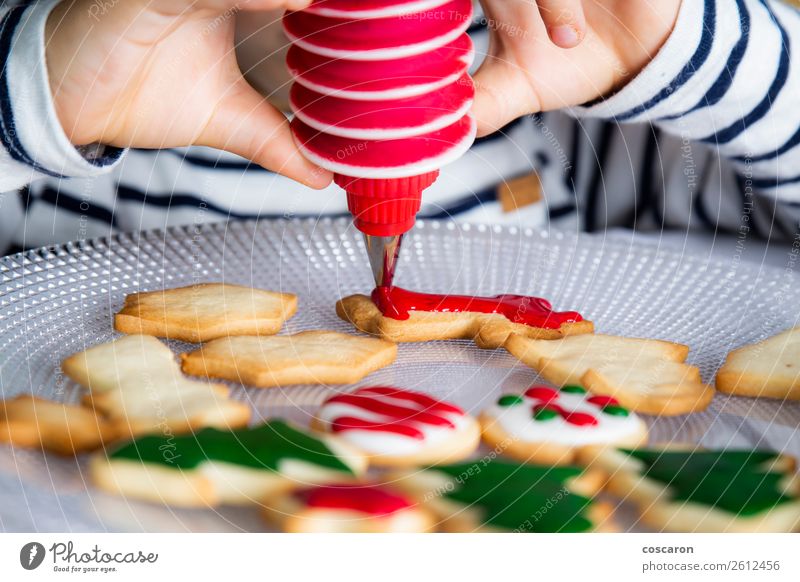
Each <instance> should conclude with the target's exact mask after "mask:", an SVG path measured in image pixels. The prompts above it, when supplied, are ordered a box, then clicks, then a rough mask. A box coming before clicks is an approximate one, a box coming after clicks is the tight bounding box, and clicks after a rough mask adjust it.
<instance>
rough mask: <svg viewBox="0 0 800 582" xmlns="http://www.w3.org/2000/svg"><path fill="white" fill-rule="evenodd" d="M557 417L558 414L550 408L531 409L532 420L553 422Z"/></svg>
mask: <svg viewBox="0 0 800 582" xmlns="http://www.w3.org/2000/svg"><path fill="white" fill-rule="evenodd" d="M557 416H558V412H556V411H555V410H553V409H552V408H547V407H546V406H543V407H541V408H538V407H537V408H534V409H533V418H534V420H553V419H554V418H556V417H557Z"/></svg>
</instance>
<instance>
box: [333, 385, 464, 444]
mask: <svg viewBox="0 0 800 582" xmlns="http://www.w3.org/2000/svg"><path fill="white" fill-rule="evenodd" d="M397 401H400V402H402V403H405V404H406V405H405V406H404V405H402V404H398V403H397ZM329 404H345V405H347V406H352V407H355V408H358V409H361V410H364V411H366V412H368V413H370V414H371V415H379V416H380V417H381V418H380V420H372V419H371V418H372V417H370V418H359V417H355V416H340V417H337V418H334V419H333V420H332V422H331V430H332V431H333V432H344V431H348V430H369V431H376V432H388V433H392V434H397V435H401V436H406V437H409V438H413V439H424V438H425V433H424V432H423V431H422V429H421V428H420V427H422V426H438V427H444V428H455V424H454V423H453V421H452V419H451V417H452V416H453V415H457V416H463V414H464V411H463V410H461V409H460V408H458V407H457V406H453V405H452V404H449V403H447V402H441V401H439V400H435V399H434V398H431V397H430V396H428V395H427V394H422V393H420V392H412V391H410V390H399V389H397V388H390V387H384V386H372V387H368V388H361V389H359V390H356V391H355V392H351V393H349V394H339V395H336V396H333V397H331V398H329V399H328V400H327V401H326V402H325V404H323V407H325V406H327V405H329ZM447 415H451V417H448V416H447Z"/></svg>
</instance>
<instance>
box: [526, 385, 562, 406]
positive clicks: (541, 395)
mask: <svg viewBox="0 0 800 582" xmlns="http://www.w3.org/2000/svg"><path fill="white" fill-rule="evenodd" d="M525 396H527V397H528V398H533V399H534V400H541V401H543V402H545V403H547V402H552V401H553V400H558V391H557V390H553V389H552V388H548V387H547V386H531V387H530V388H528V389H527V390H526V391H525Z"/></svg>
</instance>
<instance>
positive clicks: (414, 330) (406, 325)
mask: <svg viewBox="0 0 800 582" xmlns="http://www.w3.org/2000/svg"><path fill="white" fill-rule="evenodd" d="M336 313H337V315H338V316H339V317H340V318H342V319H344V320H345V321H349V322H351V323H352V324H353V325H354V326H355V327H356V328H358V329H360V330H361V331H363V332H366V333H369V334H372V335H377V336H379V337H382V338H384V339H388V340H391V341H394V342H421V341H430V340H445V339H471V340H475V343H476V344H477V345H478V346H479V347H482V348H499V347H501V346H502V345H503V344H504V343H505V341H506V339H507V338H508V336H509V335H511V334H512V333H515V334H519V335H521V336H524V337H530V338H536V339H557V338H561V337H565V336H569V335H575V334H584V333H592V331H593V330H594V326H593V325H592V322H591V321H588V320H586V319H584V318H583V317H582V316H581V314H580V313H578V312H576V311H564V312H559V311H554V310H553V308H552V305H550V302H549V301H547V300H546V299H542V298H540V297H528V296H524V295H496V296H494V297H473V296H467V295H437V294H433V293H417V292H414V291H408V290H406V289H401V288H400V287H390V288H389V287H378V288H376V289H375V290H374V291H373V292H372V295H371V297H367V296H366V295H351V296H350V297H345V298H344V299H342V300H341V301H339V302H338V303H337V304H336Z"/></svg>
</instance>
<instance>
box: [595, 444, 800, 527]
mask: <svg viewBox="0 0 800 582" xmlns="http://www.w3.org/2000/svg"><path fill="white" fill-rule="evenodd" d="M586 460H587V461H591V466H592V467H598V468H600V469H601V470H604V471H606V472H607V473H608V474H609V475H610V480H609V483H608V489H609V491H610V492H612V493H614V494H616V495H619V496H620V497H622V498H624V499H626V500H631V501H633V502H634V503H636V504H637V505H638V506H639V509H640V511H641V513H642V519H643V521H644V522H645V523H647V524H648V525H650V526H651V527H653V528H654V529H656V530H659V531H674V532H792V531H798V528H800V478H798V475H797V474H795V472H794V469H795V461H794V459H793V458H792V457H788V456H785V455H780V454H777V453H770V452H765V451H748V450H727V451H703V450H693V451H677V450H663V449H634V450H629V449H605V450H602V451H597V452H593V453H591V457H590V458H587V459H586Z"/></svg>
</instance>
